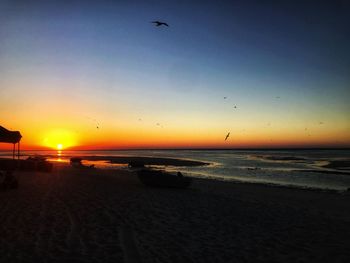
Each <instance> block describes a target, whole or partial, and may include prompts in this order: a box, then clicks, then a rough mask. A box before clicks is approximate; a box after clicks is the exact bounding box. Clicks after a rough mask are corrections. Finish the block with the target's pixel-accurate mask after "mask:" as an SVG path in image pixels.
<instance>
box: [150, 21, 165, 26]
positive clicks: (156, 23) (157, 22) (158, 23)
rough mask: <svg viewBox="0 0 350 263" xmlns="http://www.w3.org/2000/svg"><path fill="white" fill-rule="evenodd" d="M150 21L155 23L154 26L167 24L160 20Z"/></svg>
mask: <svg viewBox="0 0 350 263" xmlns="http://www.w3.org/2000/svg"><path fill="white" fill-rule="evenodd" d="M151 23H153V24H155V26H163V25H164V26H169V25H168V24H167V23H165V22H161V21H152V22H151Z"/></svg>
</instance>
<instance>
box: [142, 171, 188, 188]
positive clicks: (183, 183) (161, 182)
mask: <svg viewBox="0 0 350 263" xmlns="http://www.w3.org/2000/svg"><path fill="white" fill-rule="evenodd" d="M137 175H138V177H139V179H140V181H141V182H142V183H143V184H144V185H147V186H152V187H169V188H187V187H189V186H190V185H191V183H192V178H190V177H184V176H182V174H181V173H178V175H173V174H169V173H166V172H163V171H157V170H150V169H143V170H140V171H138V172H137Z"/></svg>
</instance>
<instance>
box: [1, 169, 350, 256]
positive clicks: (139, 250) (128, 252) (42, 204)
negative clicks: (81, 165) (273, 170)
mask: <svg viewBox="0 0 350 263" xmlns="http://www.w3.org/2000/svg"><path fill="white" fill-rule="evenodd" d="M16 176H17V177H18V178H19V183H20V186H19V189H17V190H8V191H5V192H0V233H1V235H0V262H350V251H349V246H350V235H349V233H350V209H349V204H350V194H348V193H343V194H339V193H334V192H320V191H311V190H302V189H289V188H286V187H274V186H266V185H257V184H243V183H233V182H220V181H214V180H205V179H195V180H194V182H193V185H192V186H191V187H190V188H189V189H187V190H176V189H154V188H147V187H145V186H143V185H142V184H141V183H140V182H139V180H138V179H137V177H136V175H135V174H134V173H131V172H128V171H112V170H99V169H74V168H70V167H68V166H64V165H57V164H56V165H55V167H54V170H53V172H52V173H41V172H16Z"/></svg>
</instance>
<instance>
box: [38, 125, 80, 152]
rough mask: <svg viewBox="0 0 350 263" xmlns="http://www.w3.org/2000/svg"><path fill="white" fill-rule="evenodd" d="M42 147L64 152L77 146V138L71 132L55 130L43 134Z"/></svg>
mask: <svg viewBox="0 0 350 263" xmlns="http://www.w3.org/2000/svg"><path fill="white" fill-rule="evenodd" d="M41 136H42V138H43V139H42V143H41V144H42V146H45V147H48V148H51V149H57V150H62V149H63V148H65V149H66V148H69V147H72V146H75V145H77V138H76V136H75V134H74V133H73V132H71V131H68V130H64V129H55V130H50V131H46V132H43V134H42V135H41Z"/></svg>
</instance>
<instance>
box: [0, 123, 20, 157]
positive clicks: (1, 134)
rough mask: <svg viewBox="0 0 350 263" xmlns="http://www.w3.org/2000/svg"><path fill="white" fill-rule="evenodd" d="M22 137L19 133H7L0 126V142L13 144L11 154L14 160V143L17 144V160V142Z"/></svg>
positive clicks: (6, 130) (7, 131)
mask: <svg viewBox="0 0 350 263" xmlns="http://www.w3.org/2000/svg"><path fill="white" fill-rule="evenodd" d="M21 138H22V135H21V133H20V132H19V131H9V130H8V129H5V128H4V127H2V126H0V142H5V143H13V153H12V157H13V159H15V153H16V143H18V155H17V157H18V159H19V141H20V140H21Z"/></svg>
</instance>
